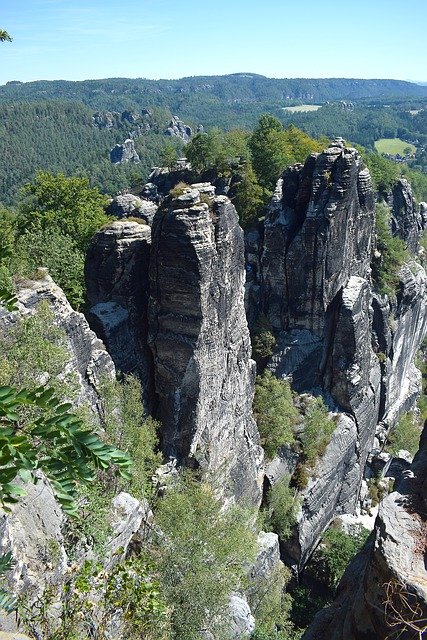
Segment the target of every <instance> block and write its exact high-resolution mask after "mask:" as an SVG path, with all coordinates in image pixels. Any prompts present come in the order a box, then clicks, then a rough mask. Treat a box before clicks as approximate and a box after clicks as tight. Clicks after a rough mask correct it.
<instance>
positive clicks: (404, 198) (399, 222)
mask: <svg viewBox="0 0 427 640" xmlns="http://www.w3.org/2000/svg"><path fill="white" fill-rule="evenodd" d="M423 228H424V223H423V219H422V216H421V211H420V208H419V206H418V205H417V202H416V200H415V198H414V196H413V194H412V188H411V185H410V184H409V182H408V181H407V180H406V178H400V179H399V180H398V181H397V182H396V184H395V185H394V187H393V191H392V216H391V230H392V233H393V235H394V236H398V237H399V238H401V239H402V240H403V241H404V242H405V245H406V247H407V248H408V249H409V250H410V251H412V253H415V252H416V251H418V248H419V240H420V236H421V233H422V230H423Z"/></svg>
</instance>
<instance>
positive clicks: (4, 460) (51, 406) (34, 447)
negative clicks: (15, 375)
mask: <svg viewBox="0 0 427 640" xmlns="http://www.w3.org/2000/svg"><path fill="white" fill-rule="evenodd" d="M28 406H30V407H37V408H38V409H40V410H41V411H40V414H39V416H38V417H36V418H35V419H32V420H26V418H25V408H26V407H28ZM70 409H71V405H70V404H63V403H62V402H61V401H60V400H59V399H58V398H57V397H56V396H55V392H54V390H53V389H48V388H46V387H38V388H36V389H34V390H31V391H30V390H28V389H21V390H17V389H16V388H14V387H0V465H1V467H0V486H1V488H0V503H1V504H2V505H3V507H4V508H6V509H7V508H8V505H10V504H14V503H16V502H18V500H19V498H20V497H21V496H22V495H23V494H24V493H25V492H24V490H23V489H22V488H21V487H20V486H19V485H17V484H16V482H15V480H16V478H17V477H18V476H19V477H20V478H21V479H22V480H23V481H24V482H29V481H33V482H36V481H37V471H38V470H41V471H43V473H44V474H45V475H46V477H47V478H48V479H49V481H50V483H51V485H52V488H53V490H54V492H55V495H56V498H57V500H58V502H59V503H60V504H61V506H62V508H63V509H64V511H65V512H66V513H68V514H69V515H73V516H74V515H76V514H77V505H76V502H75V492H76V484H77V483H78V482H81V483H90V482H93V481H94V479H95V470H96V469H107V468H108V467H109V466H110V465H111V464H114V465H115V467H116V469H117V471H118V473H119V474H120V475H122V476H123V477H128V476H129V467H130V464H131V462H130V459H129V458H128V456H127V455H125V454H124V453H122V452H121V451H119V450H118V449H116V448H115V447H112V446H111V445H108V444H106V443H104V442H102V440H100V438H99V437H98V436H97V435H95V434H94V433H93V432H92V431H91V430H88V429H87V428H86V427H85V425H84V423H83V422H82V421H81V420H80V419H79V418H77V416H75V415H74V414H72V413H70Z"/></svg>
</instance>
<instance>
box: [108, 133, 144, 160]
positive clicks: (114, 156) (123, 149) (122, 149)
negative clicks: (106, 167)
mask: <svg viewBox="0 0 427 640" xmlns="http://www.w3.org/2000/svg"><path fill="white" fill-rule="evenodd" d="M110 160H111V162H112V163H113V164H120V163H122V162H134V163H138V162H141V160H140V158H139V155H138V154H137V152H136V151H135V143H134V141H133V140H132V139H131V138H128V139H127V140H125V141H124V142H123V144H116V145H115V146H114V147H113V148H112V149H111V151H110Z"/></svg>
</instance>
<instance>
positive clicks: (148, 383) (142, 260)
mask: <svg viewBox="0 0 427 640" xmlns="http://www.w3.org/2000/svg"><path fill="white" fill-rule="evenodd" d="M150 248H151V229H150V227H149V226H148V225H146V224H139V223H138V222H131V221H127V220H122V221H117V222H113V223H111V224H110V225H108V226H107V227H104V228H103V229H101V230H100V231H98V233H96V234H95V236H94V237H93V238H92V241H91V244H90V246H89V249H88V253H87V257H86V264H85V276H86V287H87V298H88V302H89V314H88V317H89V321H90V323H91V325H92V327H93V328H94V330H95V331H96V332H97V334H98V335H99V336H100V337H101V338H102V340H103V341H104V343H105V344H106V346H107V348H108V351H109V353H110V354H111V356H112V358H113V360H114V363H115V365H116V367H117V369H119V370H120V371H122V372H124V373H132V374H134V375H136V376H137V377H138V378H139V379H140V381H141V383H142V387H143V392H144V400H145V404H146V407H147V408H148V409H151V408H152V404H153V360H152V356H151V351H150V349H149V347H148V299H149V282H148V272H149V262H150Z"/></svg>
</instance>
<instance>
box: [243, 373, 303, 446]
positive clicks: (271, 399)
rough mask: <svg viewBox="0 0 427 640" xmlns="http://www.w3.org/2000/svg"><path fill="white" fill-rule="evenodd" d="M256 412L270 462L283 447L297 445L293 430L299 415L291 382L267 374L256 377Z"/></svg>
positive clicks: (262, 441) (262, 442)
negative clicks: (294, 443)
mask: <svg viewBox="0 0 427 640" xmlns="http://www.w3.org/2000/svg"><path fill="white" fill-rule="evenodd" d="M253 411H254V416H255V420H256V422H257V425H258V429H259V432H260V435H261V444H262V446H263V447H264V451H265V454H266V456H267V457H268V458H270V459H271V458H274V456H275V455H276V453H277V449H278V447H279V446H280V445H283V444H291V443H293V442H294V441H295V437H294V433H293V427H294V426H295V424H296V423H297V421H298V418H299V414H298V411H297V409H296V408H295V407H294V404H293V397H292V391H291V386H290V384H289V381H288V380H278V379H277V378H276V377H275V376H273V374H272V373H270V371H268V370H265V371H264V373H263V375H262V376H257V379H256V383H255V396H254V404H253Z"/></svg>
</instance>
